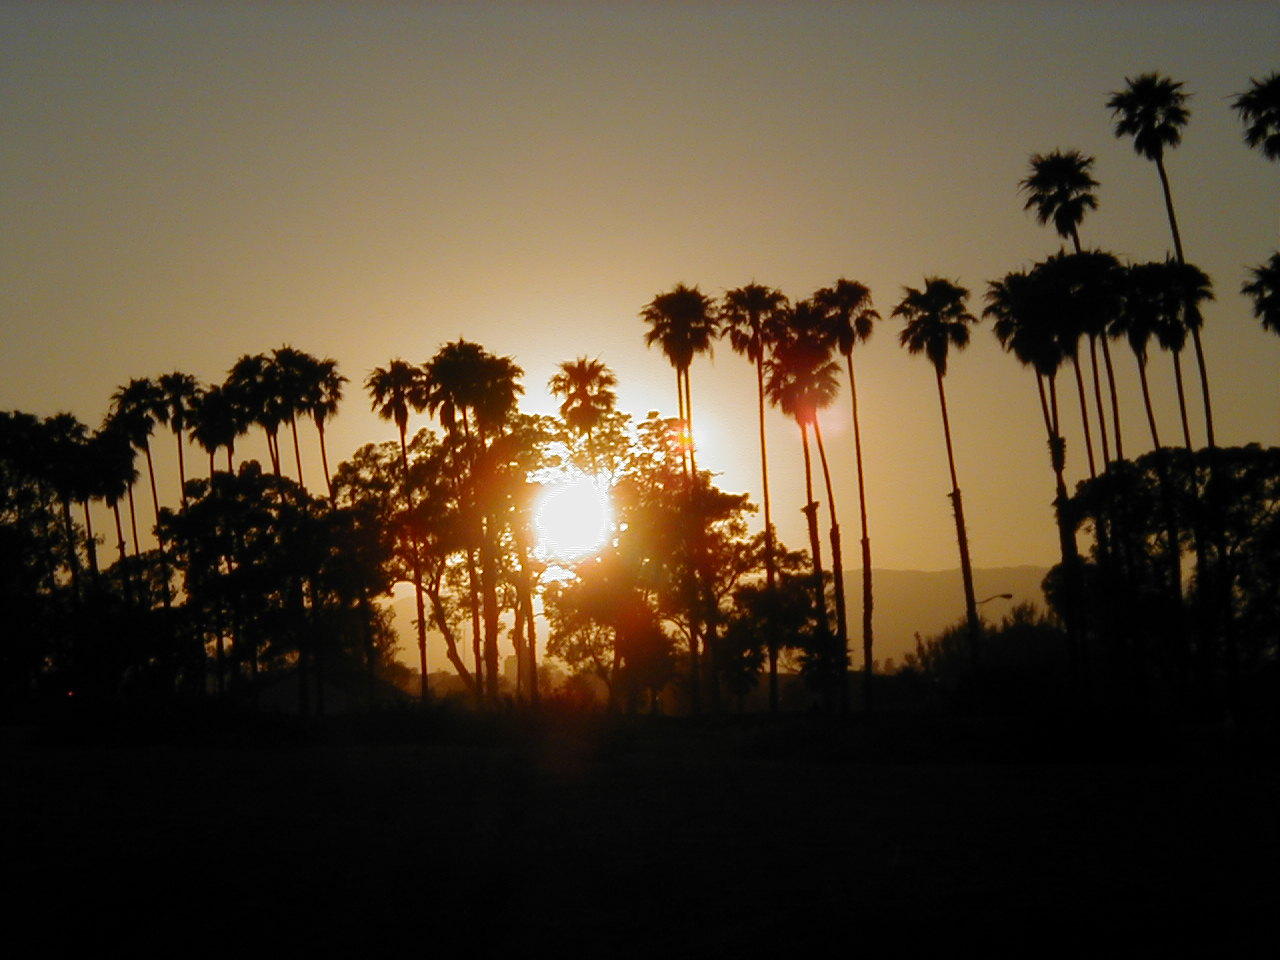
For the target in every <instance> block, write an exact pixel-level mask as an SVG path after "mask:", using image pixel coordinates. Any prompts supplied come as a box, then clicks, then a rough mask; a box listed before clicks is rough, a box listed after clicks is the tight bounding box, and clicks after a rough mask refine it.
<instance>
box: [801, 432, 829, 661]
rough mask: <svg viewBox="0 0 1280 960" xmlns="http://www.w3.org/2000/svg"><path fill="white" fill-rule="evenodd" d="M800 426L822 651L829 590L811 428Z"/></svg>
mask: <svg viewBox="0 0 1280 960" xmlns="http://www.w3.org/2000/svg"><path fill="white" fill-rule="evenodd" d="M798 422H799V425H800V444H801V448H802V449H803V451H804V496H805V505H804V508H803V509H802V510H801V512H802V513H803V514H804V515H805V520H806V523H807V525H808V528H809V550H810V551H811V552H812V553H813V604H814V611H815V615H816V619H817V624H818V643H819V644H820V645H821V647H822V649H826V644H827V643H828V642H829V641H830V639H831V621H830V620H828V619H827V588H826V583H825V582H824V581H825V579H826V578H825V577H824V575H823V570H822V541H821V540H820V539H819V537H818V506H819V504H818V501H817V500H815V499H813V459H812V457H810V455H809V428H808V427H807V426H806V425H805V422H804V421H803V420H800V421H798Z"/></svg>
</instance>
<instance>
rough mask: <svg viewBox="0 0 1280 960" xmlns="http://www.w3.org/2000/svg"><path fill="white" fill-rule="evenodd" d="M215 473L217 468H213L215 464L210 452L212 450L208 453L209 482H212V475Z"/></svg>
mask: <svg viewBox="0 0 1280 960" xmlns="http://www.w3.org/2000/svg"><path fill="white" fill-rule="evenodd" d="M216 471H217V467H216V466H215V464H214V462H213V451H212V450H210V451H209V479H210V480H212V479H213V475H214V473H215V472H216Z"/></svg>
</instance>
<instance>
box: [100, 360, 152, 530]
mask: <svg viewBox="0 0 1280 960" xmlns="http://www.w3.org/2000/svg"><path fill="white" fill-rule="evenodd" d="M162 402H163V397H162V394H161V393H160V390H159V388H158V387H157V386H156V385H155V384H154V383H153V382H152V381H150V380H147V379H145V378H135V379H133V380H130V381H129V382H128V383H127V384H125V385H124V386H123V387H119V388H118V389H117V390H116V392H115V393H113V394H112V395H111V413H110V416H111V419H112V420H113V421H115V423H116V425H117V427H118V428H119V429H120V430H123V431H124V433H125V435H126V436H127V437H128V438H129V442H130V443H132V444H133V445H134V446H135V447H137V448H138V449H139V450H141V451H142V453H143V455H144V456H145V457H146V459H147V478H148V479H149V480H150V482H151V505H152V508H153V509H154V511H155V519H156V522H157V523H159V522H160V497H159V494H157V492H156V468H155V463H154V462H153V461H152V458H151V431H152V430H154V429H155V424H156V414H155V410H156V407H157V406H159V405H160V404H161V403H162ZM132 505H133V498H132V496H130V510H132ZM156 537H157V540H158V541H159V543H160V548H161V551H162V552H163V550H164V540H163V535H162V534H161V533H160V532H159V531H157V532H156ZM134 541H135V544H136V541H137V530H136V529H135V530H134Z"/></svg>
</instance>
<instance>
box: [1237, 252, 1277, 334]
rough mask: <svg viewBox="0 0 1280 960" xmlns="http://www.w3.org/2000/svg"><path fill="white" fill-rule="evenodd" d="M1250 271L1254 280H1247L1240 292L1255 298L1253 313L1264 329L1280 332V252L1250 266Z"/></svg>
mask: <svg viewBox="0 0 1280 960" xmlns="http://www.w3.org/2000/svg"><path fill="white" fill-rule="evenodd" d="M1249 273H1251V274H1252V275H1253V282H1252V283H1249V282H1246V283H1245V284H1244V285H1243V286H1242V287H1241V288H1240V292H1241V293H1243V294H1244V295H1245V296H1247V297H1250V298H1251V299H1252V300H1253V315H1254V316H1255V317H1257V318H1258V319H1259V320H1261V321H1262V329H1264V330H1270V331H1271V332H1272V333H1275V334H1280V253H1273V254H1272V255H1271V259H1269V260H1268V261H1267V262H1266V263H1260V264H1258V266H1256V267H1250V268H1249Z"/></svg>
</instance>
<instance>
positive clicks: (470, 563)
mask: <svg viewBox="0 0 1280 960" xmlns="http://www.w3.org/2000/svg"><path fill="white" fill-rule="evenodd" d="M467 593H468V598H469V599H470V601H471V656H472V660H473V661H474V664H475V666H474V669H475V677H476V699H477V700H483V699H484V692H485V689H486V687H485V682H484V655H483V653H482V651H481V649H480V645H481V639H480V638H481V630H480V570H479V568H478V567H477V566H476V551H475V547H468V548H467Z"/></svg>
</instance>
